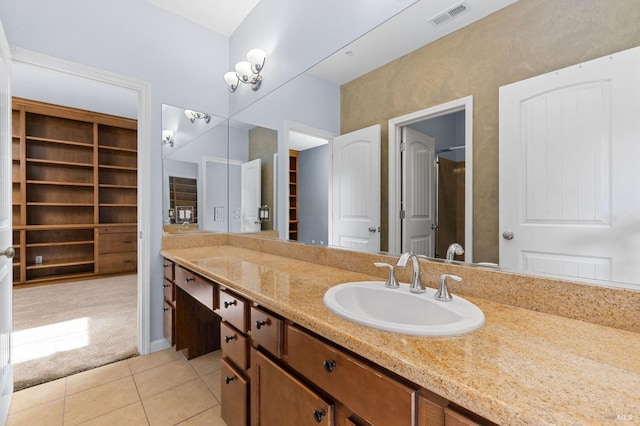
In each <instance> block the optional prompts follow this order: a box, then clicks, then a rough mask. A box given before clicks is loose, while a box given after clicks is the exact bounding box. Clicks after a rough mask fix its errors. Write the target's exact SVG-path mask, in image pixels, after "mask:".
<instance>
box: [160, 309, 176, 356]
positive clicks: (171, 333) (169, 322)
mask: <svg viewBox="0 0 640 426" xmlns="http://www.w3.org/2000/svg"><path fill="white" fill-rule="evenodd" d="M162 310H163V312H164V317H163V330H164V338H165V339H167V340H168V341H169V342H171V346H173V345H174V343H175V342H176V338H175V337H176V329H175V320H174V315H175V309H174V307H173V306H172V305H171V304H170V303H168V302H167V301H166V300H165V301H164V307H163V308H162Z"/></svg>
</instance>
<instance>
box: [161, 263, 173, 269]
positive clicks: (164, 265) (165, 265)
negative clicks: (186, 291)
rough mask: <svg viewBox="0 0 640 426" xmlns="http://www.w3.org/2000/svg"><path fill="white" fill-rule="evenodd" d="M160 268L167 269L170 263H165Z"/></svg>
mask: <svg viewBox="0 0 640 426" xmlns="http://www.w3.org/2000/svg"><path fill="white" fill-rule="evenodd" d="M162 266H163V267H165V268H168V267H169V266H171V264H170V263H165V264H163V265H162Z"/></svg>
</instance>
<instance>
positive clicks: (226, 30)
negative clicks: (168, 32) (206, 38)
mask: <svg viewBox="0 0 640 426" xmlns="http://www.w3.org/2000/svg"><path fill="white" fill-rule="evenodd" d="M259 1H260V0H147V2H148V3H151V4H153V5H154V6H158V7H161V8H163V9H165V10H168V11H169V12H171V13H174V14H176V15H179V16H182V17H183V18H186V19H189V20H190V21H193V22H195V23H197V24H200V25H202V26H203V27H205V28H209V29H210V30H212V31H215V32H217V33H219V34H222V35H224V36H226V37H229V36H230V35H231V34H233V32H234V31H235V30H236V28H238V25H240V23H241V22H242V21H243V20H244V18H245V17H246V16H247V15H248V14H249V12H251V10H253V8H254V7H255V6H256V5H257V4H258V2H259Z"/></svg>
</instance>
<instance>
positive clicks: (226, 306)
mask: <svg viewBox="0 0 640 426" xmlns="http://www.w3.org/2000/svg"><path fill="white" fill-rule="evenodd" d="M237 303H238V301H237V300H234V301H232V302H224V308H225V309H226V308H228V307H229V306H233V305H236V304H237Z"/></svg>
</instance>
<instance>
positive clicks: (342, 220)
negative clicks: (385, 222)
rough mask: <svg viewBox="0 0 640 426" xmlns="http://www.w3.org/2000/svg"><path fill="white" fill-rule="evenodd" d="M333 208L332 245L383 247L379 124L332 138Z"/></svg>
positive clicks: (375, 250)
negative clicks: (381, 238) (381, 237)
mask: <svg viewBox="0 0 640 426" xmlns="http://www.w3.org/2000/svg"><path fill="white" fill-rule="evenodd" d="M330 211H331V220H330V223H329V244H330V245H334V246H339V247H347V248H351V249H355V250H364V251H369V252H377V251H380V125H379V124H376V125H374V126H371V127H366V128H364V129H360V130H356V131H355V132H351V133H347V134H344V135H340V136H336V137H335V138H333V142H332V147H331V209H330Z"/></svg>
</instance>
